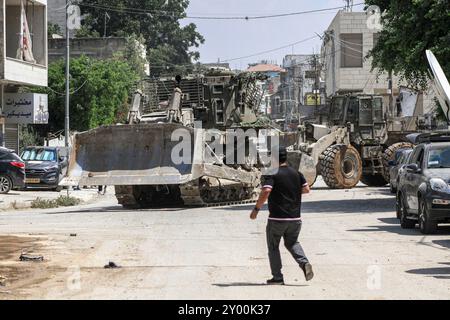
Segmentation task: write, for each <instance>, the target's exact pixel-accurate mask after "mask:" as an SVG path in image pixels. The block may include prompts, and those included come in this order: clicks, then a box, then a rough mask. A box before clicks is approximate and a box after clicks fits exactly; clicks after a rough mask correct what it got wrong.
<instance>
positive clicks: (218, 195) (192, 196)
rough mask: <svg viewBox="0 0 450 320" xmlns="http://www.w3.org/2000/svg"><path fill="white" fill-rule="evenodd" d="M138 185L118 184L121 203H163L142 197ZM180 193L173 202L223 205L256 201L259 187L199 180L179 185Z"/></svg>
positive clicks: (143, 205)
mask: <svg viewBox="0 0 450 320" xmlns="http://www.w3.org/2000/svg"><path fill="white" fill-rule="evenodd" d="M135 187H136V186H116V187H115V190H116V198H117V201H118V202H119V204H120V205H122V206H123V207H124V208H129V209H145V208H153V207H159V206H160V205H161V203H159V202H155V203H152V201H151V199H145V198H144V199H142V196H141V197H139V196H138V195H137V193H136V190H135ZM179 189H180V193H179V194H177V195H173V204H175V203H179V202H180V200H182V202H183V204H184V206H186V207H223V206H231V205H240V204H250V203H255V202H256V200H257V198H258V191H259V189H258V188H255V187H251V186H242V185H238V184H232V185H225V186H219V187H218V186H214V187H211V188H209V187H205V186H201V185H200V183H199V182H198V181H196V182H191V183H187V184H184V185H180V186H179Z"/></svg>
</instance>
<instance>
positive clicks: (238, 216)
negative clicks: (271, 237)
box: [0, 181, 450, 300]
mask: <svg viewBox="0 0 450 320" xmlns="http://www.w3.org/2000/svg"><path fill="white" fill-rule="evenodd" d="M252 208H253V205H251V204H248V205H236V206H231V207H211V208H182V209H164V210H161V209H160V210H156V209H155V210H138V211H131V210H124V209H122V207H121V206H118V205H117V201H116V200H115V198H114V197H113V196H111V195H110V196H108V197H105V198H103V199H100V200H98V202H96V203H93V204H88V205H82V206H79V207H74V208H65V209H49V210H41V211H40V210H34V211H10V212H1V213H0V235H1V236H0V279H2V278H1V277H3V278H6V280H4V285H3V286H0V299H282V300H284V299H298V300H304V299H447V298H448V297H449V295H450V286H449V285H448V281H450V237H449V236H450V228H449V227H446V226H441V227H440V229H439V232H438V234H437V235H433V236H423V235H422V234H420V232H419V231H418V230H417V229H416V230H403V229H401V228H400V225H399V223H398V220H397V219H396V218H395V211H394V210H395V199H394V196H393V195H391V194H390V193H389V190H388V188H369V187H365V186H362V185H358V186H357V187H356V188H354V189H352V190H346V191H344V190H330V189H328V188H326V187H325V184H324V183H323V182H322V181H319V182H318V183H317V184H316V185H315V186H314V188H313V190H312V193H311V194H310V195H306V196H305V197H304V204H303V207H302V211H303V230H302V233H301V235H300V242H301V244H302V245H303V247H304V249H305V252H306V254H307V255H308V257H309V259H310V261H311V263H312V264H313V266H314V271H315V278H314V279H313V280H312V281H310V282H308V283H306V282H305V280H304V276H303V273H302V272H301V270H300V269H299V267H298V266H297V265H295V263H294V260H293V259H292V257H290V256H289V255H288V253H287V251H286V250H285V249H284V247H282V246H281V252H282V258H283V264H284V267H283V271H284V275H285V281H286V285H285V286H266V285H265V280H266V279H268V278H269V277H270V269H269V263H268V258H267V249H266V243H265V225H266V218H267V214H268V213H267V209H266V208H264V210H262V211H261V213H260V216H259V217H258V220H257V221H256V222H255V221H251V220H250V219H249V214H250V211H251V209H252ZM23 252H27V253H30V254H35V255H42V256H43V257H44V262H33V261H28V262H26V261H22V262H21V261H19V256H20V255H21V253H23ZM109 262H113V263H114V264H115V265H117V266H118V267H119V268H104V266H105V265H107V264H108V263H109Z"/></svg>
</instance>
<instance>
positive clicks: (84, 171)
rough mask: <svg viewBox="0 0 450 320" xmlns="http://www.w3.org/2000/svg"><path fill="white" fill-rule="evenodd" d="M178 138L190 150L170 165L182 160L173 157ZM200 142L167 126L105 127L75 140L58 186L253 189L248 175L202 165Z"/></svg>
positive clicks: (194, 134)
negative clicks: (207, 180) (217, 182)
mask: <svg viewBox="0 0 450 320" xmlns="http://www.w3.org/2000/svg"><path fill="white" fill-rule="evenodd" d="M176 130H180V131H178V132H177V134H176V135H175V136H174V137H172V136H173V133H174V132H175V131H176ZM180 136H183V139H185V140H184V141H187V142H188V144H187V145H184V146H185V147H186V148H185V149H183V150H182V152H181V155H182V156H183V161H180V159H176V161H174V159H173V158H174V157H173V155H172V153H174V154H175V156H177V155H178V156H180V152H179V150H180V149H179V148H177V149H176V151H174V147H175V146H177V145H178V144H179V143H180V140H178V139H179V137H180ZM203 137H204V135H203V130H196V129H194V128H188V127H185V126H182V125H180V124H167V123H164V124H138V125H136V124H133V125H114V126H105V127H100V128H97V129H94V130H90V131H87V132H83V133H80V134H77V135H76V136H75V139H74V144H73V148H72V151H71V155H70V160H69V168H68V171H67V175H66V177H65V178H64V179H63V180H62V181H61V183H60V185H61V186H96V185H103V186H121V185H123V186H127V185H182V184H185V183H188V182H190V181H194V180H196V179H198V178H200V177H203V176H209V177H214V178H218V179H225V180H230V181H236V182H240V183H244V184H255V183H257V181H258V177H257V176H255V174H254V173H252V172H245V171H242V170H236V169H233V168H231V167H228V166H225V165H223V166H218V165H214V164H212V163H205V161H204V154H205V148H204V145H205V142H204V140H203ZM184 153H186V157H184V156H185V154H184Z"/></svg>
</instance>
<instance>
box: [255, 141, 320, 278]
mask: <svg viewBox="0 0 450 320" xmlns="http://www.w3.org/2000/svg"><path fill="white" fill-rule="evenodd" d="M279 163H280V166H279V168H278V171H277V173H276V174H274V175H271V176H266V177H264V180H263V187H262V190H261V194H260V196H259V199H258V202H257V203H256V206H255V208H254V209H253V211H252V213H251V215H250V218H251V219H252V220H255V219H256V217H257V216H258V213H259V211H260V210H261V208H262V206H263V205H264V203H265V202H266V201H267V199H268V200H269V213H270V214H269V221H268V223H267V228H266V233H267V246H268V249H269V260H270V268H271V270H272V276H273V278H272V279H270V280H267V284H269V285H283V284H284V279H283V274H282V273H281V267H282V265H281V256H280V249H279V246H280V240H281V238H283V239H284V245H285V246H286V248H287V249H288V250H289V252H290V253H291V254H292V256H293V257H294V259H295V261H297V263H298V264H299V266H300V268H301V269H302V270H303V273H304V274H305V278H306V281H309V280H311V279H312V278H313V277H314V273H313V270H312V266H311V264H310V263H309V261H308V259H307V258H306V256H305V253H304V251H303V248H302V246H301V245H300V243H299V242H298V236H299V234H300V230H301V227H302V221H301V215H300V209H301V201H302V194H303V193H309V192H310V189H309V186H308V183H307V182H306V179H305V177H304V176H303V175H302V174H301V173H300V172H298V171H297V170H295V169H293V168H291V167H289V165H288V163H287V151H286V148H284V147H280V151H279Z"/></svg>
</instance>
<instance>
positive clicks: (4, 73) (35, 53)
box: [0, 0, 47, 86]
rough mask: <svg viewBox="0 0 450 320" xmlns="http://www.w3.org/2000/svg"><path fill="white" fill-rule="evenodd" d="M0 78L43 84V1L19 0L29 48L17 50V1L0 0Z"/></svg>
mask: <svg viewBox="0 0 450 320" xmlns="http://www.w3.org/2000/svg"><path fill="white" fill-rule="evenodd" d="M0 6H1V7H2V8H1V9H2V10H1V11H0V17H1V18H0V23H1V24H2V27H0V31H1V39H0V40H1V41H0V42H1V43H4V49H5V51H4V52H3V50H1V49H0V53H1V61H0V81H1V82H3V83H11V84H17V85H33V86H47V1H46V0H23V6H24V10H25V15H26V21H27V22H28V29H29V40H31V45H30V46H29V50H28V51H26V52H25V49H23V50H22V49H21V39H23V35H25V42H26V45H28V43H29V41H28V39H26V33H24V32H22V31H21V27H20V25H21V21H23V20H22V19H23V17H21V0H0Z"/></svg>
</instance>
